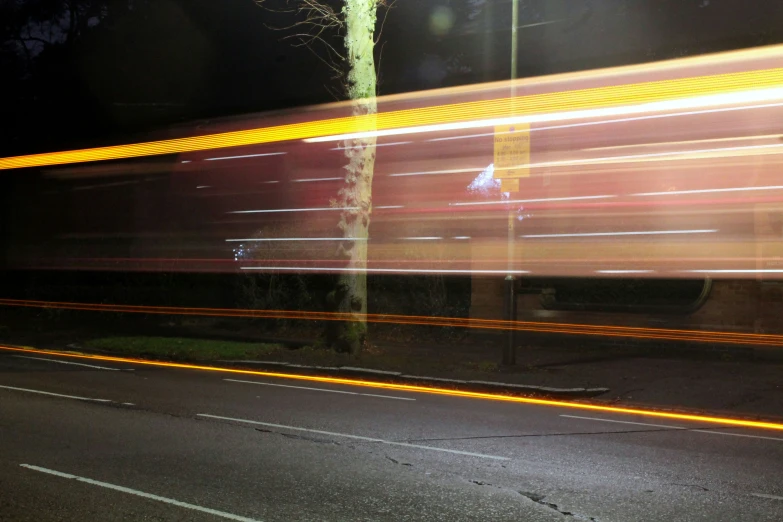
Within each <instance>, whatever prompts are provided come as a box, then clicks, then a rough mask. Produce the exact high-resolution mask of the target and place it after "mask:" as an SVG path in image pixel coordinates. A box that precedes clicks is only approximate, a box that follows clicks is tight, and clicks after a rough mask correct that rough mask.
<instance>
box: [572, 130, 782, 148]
mask: <svg viewBox="0 0 783 522" xmlns="http://www.w3.org/2000/svg"><path fill="white" fill-rule="evenodd" d="M781 137H783V134H764V135H758V136H735V137H733V138H710V139H704V140H683V141H653V142H650V143H634V144H631V145H612V146H610V147H591V148H588V149H582V150H583V151H600V150H622V149H634V148H649V147H660V146H661V145H694V144H697V143H727V142H735V141H753V140H772V139H780V138H781Z"/></svg>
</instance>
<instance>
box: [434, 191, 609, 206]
mask: <svg viewBox="0 0 783 522" xmlns="http://www.w3.org/2000/svg"><path fill="white" fill-rule="evenodd" d="M616 197H617V196H613V195H608V194H606V195H601V196H573V197H567V198H541V199H512V200H508V201H467V202H461V203H449V206H452V207H467V206H472V205H498V204H500V203H504V204H505V203H512V204H514V203H546V202H551V201H577V200H582V199H606V198H616Z"/></svg>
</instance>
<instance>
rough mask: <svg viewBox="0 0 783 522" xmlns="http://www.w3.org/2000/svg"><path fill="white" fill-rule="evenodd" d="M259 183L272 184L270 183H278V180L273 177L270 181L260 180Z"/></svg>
mask: <svg viewBox="0 0 783 522" xmlns="http://www.w3.org/2000/svg"><path fill="white" fill-rule="evenodd" d="M259 183H263V184H272V183H280V182H279V181H277V180H276V179H273V180H271V181H261V182H259Z"/></svg>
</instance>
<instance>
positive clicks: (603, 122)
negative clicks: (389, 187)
mask: <svg viewBox="0 0 783 522" xmlns="http://www.w3.org/2000/svg"><path fill="white" fill-rule="evenodd" d="M781 106H783V103H763V104H757V105H746V106H743V107H722V108H719V109H707V110H701V111H683V112H677V113H674V114H651V115H649V116H637V117H634V118H617V119H612V120H601V121H585V122H580V123H569V124H566V125H550V126H548V127H535V128H533V127H531V128H530V129H529V131H530V132H540V131H545V130H556V129H570V128H573V127H586V126H590V125H607V124H611V123H626V122H629V121H643V120H655V119H659V118H674V117H679V116H695V115H699V114H714V113H719V112H732V111H744V110H752V109H768V108H771V107H781ZM494 135H495V133H494V132H487V133H483V134H468V135H466V136H448V137H445V138H432V139H429V140H427V141H446V140H463V139H468V138H481V137H484V136H494Z"/></svg>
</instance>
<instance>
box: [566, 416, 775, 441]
mask: <svg viewBox="0 0 783 522" xmlns="http://www.w3.org/2000/svg"><path fill="white" fill-rule="evenodd" d="M560 416H561V417H567V418H569V419H583V420H591V421H599V422H615V423H618V424H636V425H639V426H652V427H654V428H668V429H671V430H685V431H691V432H694V433H706V434H707V435H725V436H727V437H746V438H749V439H762V440H775V441H778V442H783V438H780V437H764V436H762V435H748V434H746V433H728V432H725V431H714V430H700V429H692V428H686V427H684V426H670V425H667V424H651V423H647V422H631V421H621V420H614V419H599V418H597V417H580V416H579V415H560Z"/></svg>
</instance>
